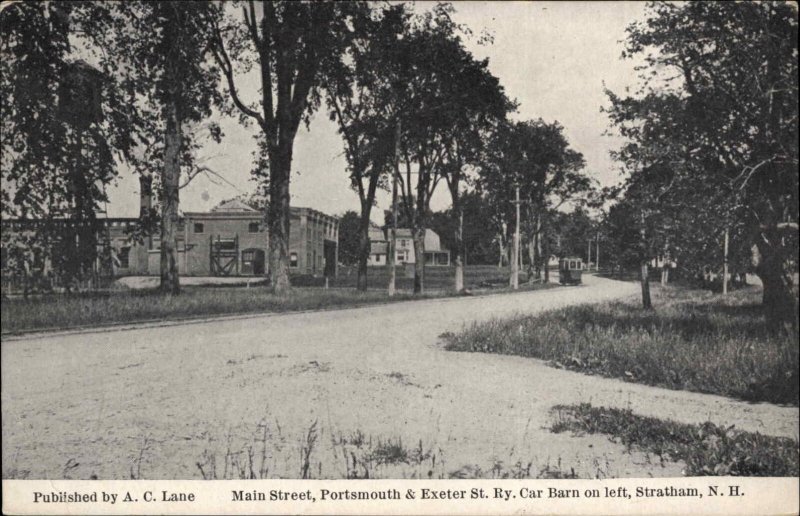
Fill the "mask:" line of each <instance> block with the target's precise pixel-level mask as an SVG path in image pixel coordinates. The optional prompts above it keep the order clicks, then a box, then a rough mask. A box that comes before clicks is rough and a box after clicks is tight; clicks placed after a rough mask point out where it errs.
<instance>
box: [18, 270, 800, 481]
mask: <svg viewBox="0 0 800 516" xmlns="http://www.w3.org/2000/svg"><path fill="white" fill-rule="evenodd" d="M635 291H636V285H635V284H629V283H621V282H615V281H610V280H605V279H599V278H593V277H588V278H587V284H586V285H584V286H581V287H570V288H560V289H552V290H544V291H537V292H530V293H518V294H503V295H494V296H488V297H480V298H477V297H476V298H453V299H444V300H430V301H419V302H407V303H399V304H393V305H383V306H373V307H368V308H358V309H350V310H340V311H328V312H318V313H304V314H288V315H277V316H262V317H254V318H249V319H242V320H223V321H209V322H203V323H196V324H186V325H176V326H169V327H160V328H140V329H133V330H125V331H114V332H107V333H90V334H77V335H62V336H45V337H40V338H32V339H30V338H29V339H22V340H11V341H5V342H3V344H2V413H3V425H2V435H3V449H2V456H3V478H14V477H17V478H19V477H26V476H27V477H28V478H62V477H68V478H90V477H92V476H97V477H99V478H101V479H111V478H130V477H131V475H133V476H135V477H143V478H158V479H170V478H199V477H200V467H198V463H200V464H201V466H203V467H204V471H206V472H208V471H209V468H210V467H211V466H210V464H211V463H212V462H215V463H216V470H217V475H218V476H223V475H224V474H225V472H224V469H226V468H225V466H224V465H225V464H229V463H231V464H232V462H233V461H234V460H239V459H236V457H239V458H241V457H242V455H237V453H238V452H240V451H245V453H246V450H247V447H248V446H251V447H253V448H257V449H260V448H258V446H263V441H266V442H267V447H266V450H267V452H266V454H267V455H268V458H267V463H268V465H269V468H270V469H269V475H270V476H285V477H297V476H298V475H299V468H300V466H299V464H300V462H301V461H300V459H299V457H300V454H301V449H302V448H303V447H304V446H305V447H308V439H307V438H308V432H309V429H310V428H311V426H312V424H313V423H314V421H316V422H317V424H316V426H315V427H314V431H313V432H312V433H313V434H315V435H316V436H317V440H316V443H314V445H313V446H312V448H313V452H312V454H311V459H310V462H311V466H312V467H311V471H312V474H313V476H314V477H342V476H344V474H345V472H346V468H347V466H346V465H345V463H344V460H343V458H342V457H339V456H338V455H337V453H339V452H341V451H342V450H341V449H339V451H337V444H336V443H340V444H341V443H342V442H344V441H349V442H351V443H352V442H356V441H357V442H359V443H360V442H361V441H364V443H365V444H363V446H365V447H366V446H372V447H376V446H381V443H383V444H386V443H387V442H390V441H391V442H395V443H400V442H401V440H402V443H404V444H403V446H406V447H408V448H419V449H421V450H423V449H424V451H425V453H423V454H421V455H423V456H424V457H425V464H416V465H415V466H413V467H412V466H409V465H408V464H406V463H402V464H400V468H401V469H400V470H397V469H396V470H385V471H384V473H383V474H384V475H388V476H393V475H421V476H424V475H436V476H439V475H447V474H448V473H449V472H452V471H454V470H457V469H460V468H462V467H463V466H470V465H472V466H473V470H474V469H475V467H478V468H481V470H483V471H484V472H487V471H489V470H491V468H492V466H493V465H497V464H498V463H499V462H502V465H501V466H499V465H498V466H497V467H498V468H511V467H512V465H513V464H515V463H516V462H518V461H519V462H520V463H521V464H522V465H523V466H524V465H525V464H527V463H528V462H532V463H533V468H534V470H535V471H540V470H542V469H545V468H547V467H548V466H549V467H550V468H551V469H556V468H558V469H560V470H563V471H567V472H569V471H570V470H571V469H572V468H574V470H575V472H576V473H577V474H578V475H580V476H582V477H594V476H598V475H599V476H649V475H653V476H674V475H679V474H680V465H676V464H660V463H658V461H657V459H654V460H653V461H652V462H651V460H650V459H651V458H650V457H645V456H640V455H637V454H627V453H625V452H624V448H623V447H622V446H621V445H617V444H615V443H611V442H610V441H608V439H607V438H605V437H602V436H578V437H576V436H572V435H569V434H553V433H551V432H550V431H549V430H548V429H547V427H548V425H549V424H550V423H551V422H552V418H553V416H552V415H551V414H550V413H549V410H550V408H551V407H552V406H553V405H555V404H559V403H575V402H580V401H587V402H591V403H593V404H595V405H606V406H620V407H630V408H631V409H633V410H634V411H635V412H637V413H640V414H645V415H655V416H658V417H662V418H671V419H675V420H678V421H684V422H702V421H705V420H711V421H713V422H715V423H718V424H723V423H724V424H736V426H737V428H741V429H746V430H752V431H759V432H762V433H766V434H770V435H783V436H793V437H796V436H797V435H798V410H797V408H791V407H777V406H774V405H769V404H749V403H744V402H739V401H733V400H729V399H726V398H722V397H718V396H709V395H702V394H694V393H688V392H681V391H670V390H665V389H658V388H652V387H646V386H642V385H636V384H631V383H625V382H622V381H616V380H609V379H603V378H598V377H592V376H586V375H582V374H578V373H573V372H569V371H564V370H558V369H553V368H550V367H547V366H546V365H544V364H543V363H542V362H540V361H537V360H534V359H526V358H520V357H510V356H498V355H488V354H469V353H453V352H448V351H444V350H443V349H441V346H440V345H439V343H438V339H437V337H438V335H440V334H441V333H442V332H443V331H447V330H450V331H453V330H457V329H459V328H460V327H461V325H462V324H464V323H465V322H467V321H473V320H485V319H487V318H490V317H493V316H503V315H508V314H512V313H514V312H525V313H532V312H536V311H540V310H543V309H547V308H552V307H558V306H564V305H567V304H571V303H576V302H602V301H606V300H609V299H613V298H619V297H622V296H627V295H633V294H634V293H635ZM259 423H261V426H259ZM263 432H266V435H267V437H266V439H263V435H265V434H264V433H263ZM254 435H258V436H262V441H254ZM354 435H356V436H364V438H363V439H360V437H359V438H353V437H352V436H354ZM348 436H350V437H348ZM254 443H258V446H255V445H254ZM359 446H361V444H359ZM259 453H260V452H259ZM226 456H227V458H226ZM232 457H233V458H232ZM406 462H411V461H406ZM419 462H422V461H419ZM75 464H77V466H75ZM238 464H241V461H240V462H239V463H238ZM233 468H234V466H233V465H231V466H230V468H227V469H229V470H230V469H233ZM415 468H416V469H415ZM229 475H230V471H229Z"/></svg>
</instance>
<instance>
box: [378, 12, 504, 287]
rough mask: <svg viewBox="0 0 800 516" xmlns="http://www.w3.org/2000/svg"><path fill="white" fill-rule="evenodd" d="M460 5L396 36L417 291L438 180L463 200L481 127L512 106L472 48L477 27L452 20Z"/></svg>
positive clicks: (403, 175) (428, 15) (403, 183)
mask: <svg viewBox="0 0 800 516" xmlns="http://www.w3.org/2000/svg"><path fill="white" fill-rule="evenodd" d="M452 13H453V7H452V6H451V5H449V4H437V5H436V6H435V7H433V8H432V9H431V10H430V11H427V12H425V13H423V14H421V15H418V16H416V17H414V18H413V20H412V21H411V24H410V30H409V31H408V34H407V35H405V36H404V37H403V39H402V40H401V41H398V42H397V43H396V48H397V51H396V53H395V55H397V56H398V57H399V58H400V60H401V64H402V66H401V67H400V68H401V70H402V72H401V73H400V75H399V78H400V79H402V81H401V84H402V87H398V84H397V83H395V84H390V86H391V92H388V93H389V95H387V96H388V97H389V98H392V99H393V103H394V107H395V109H394V111H395V112H396V113H397V116H398V119H399V120H400V122H401V126H402V134H401V142H400V149H399V150H400V157H401V161H402V167H401V168H402V170H398V182H399V187H400V194H401V195H400V197H401V203H400V205H401V209H402V211H403V213H404V215H405V217H406V219H407V220H408V221H409V229H410V230H411V235H412V239H413V242H414V255H415V256H416V261H415V267H414V292H415V293H419V292H422V291H423V289H424V273H425V228H426V227H427V223H428V220H427V217H428V213H429V212H430V200H431V197H432V196H433V193H434V191H435V190H436V187H437V185H438V184H439V183H440V182H441V181H442V180H443V179H444V180H445V181H446V182H449V183H450V186H451V192H455V194H456V197H455V201H456V203H457V202H458V197H459V195H460V189H461V184H462V183H461V181H462V179H463V174H464V172H465V170H464V167H465V166H466V165H467V164H468V162H469V161H471V160H472V156H470V155H469V154H468V152H467V151H468V150H474V148H475V145H474V142H475V136H474V135H475V134H476V133H479V132H480V130H481V129H483V128H485V127H487V126H489V125H491V122H492V121H494V120H496V119H498V118H500V119H502V118H503V117H504V116H505V113H506V111H507V110H508V109H509V108H510V103H509V102H508V100H507V99H506V97H505V95H504V93H503V90H502V88H501V87H500V85H499V82H498V81H497V79H496V78H495V77H493V76H492V75H491V74H490V73H489V72H488V67H487V63H486V62H485V61H484V62H481V61H476V60H475V59H474V58H473V57H472V55H471V54H470V53H469V52H468V51H466V49H465V48H464V46H463V42H462V38H463V36H464V35H468V34H469V31H468V29H467V28H465V27H463V26H460V25H458V24H457V23H455V22H454V21H453V20H452V17H451V15H452ZM399 82H400V81H399ZM398 99H399V100H398ZM456 126H458V127H459V128H460V129H462V130H465V131H461V130H458V129H456ZM468 133H470V136H468ZM468 138H469V139H470V140H469V142H468ZM457 142H458V148H457ZM448 150H449V151H450V152H449V156H448ZM459 247H463V246H459ZM457 251H458V252H462V251H460V250H457Z"/></svg>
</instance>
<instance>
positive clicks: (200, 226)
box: [194, 222, 205, 233]
mask: <svg viewBox="0 0 800 516" xmlns="http://www.w3.org/2000/svg"><path fill="white" fill-rule="evenodd" d="M204 230H205V227H204V226H203V224H202V223H200V222H195V223H194V232H195V233H202V232H203V231H204Z"/></svg>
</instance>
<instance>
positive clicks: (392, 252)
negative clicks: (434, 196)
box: [386, 118, 401, 297]
mask: <svg viewBox="0 0 800 516" xmlns="http://www.w3.org/2000/svg"><path fill="white" fill-rule="evenodd" d="M400 135H401V126H400V118H398V119H397V124H396V125H395V128H394V171H393V173H392V228H391V236H390V237H389V249H388V252H387V253H386V258H387V261H386V263H387V265H388V267H389V285H388V289H387V290H388V294H389V297H392V296H394V292H395V278H396V276H397V272H396V270H395V263H394V262H395V256H396V254H397V176H398V174H400Z"/></svg>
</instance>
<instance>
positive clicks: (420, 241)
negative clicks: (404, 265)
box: [411, 225, 425, 294]
mask: <svg viewBox="0 0 800 516" xmlns="http://www.w3.org/2000/svg"><path fill="white" fill-rule="evenodd" d="M411 238H412V239H413V240H414V293H415V294H423V293H424V292H425V228H424V227H419V226H416V225H415V226H414V227H412V228H411Z"/></svg>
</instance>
